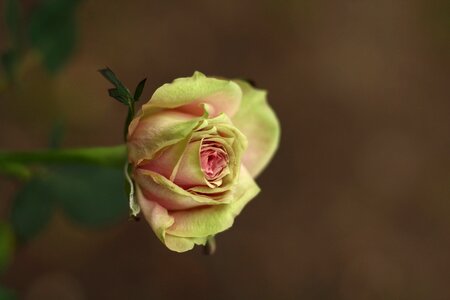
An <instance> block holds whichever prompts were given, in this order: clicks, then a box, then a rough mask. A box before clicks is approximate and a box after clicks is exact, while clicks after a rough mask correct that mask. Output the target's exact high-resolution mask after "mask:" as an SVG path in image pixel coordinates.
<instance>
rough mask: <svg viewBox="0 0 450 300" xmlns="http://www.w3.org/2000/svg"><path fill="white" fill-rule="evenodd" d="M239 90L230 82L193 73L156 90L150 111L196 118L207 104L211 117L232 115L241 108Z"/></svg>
mask: <svg viewBox="0 0 450 300" xmlns="http://www.w3.org/2000/svg"><path fill="white" fill-rule="evenodd" d="M241 97H242V91H241V89H240V88H239V86H238V85H237V84H236V83H234V82H233V81H228V80H222V79H217V78H211V77H206V76H205V75H204V74H202V73H200V72H195V73H194V75H193V76H192V77H184V78H178V79H175V80H174V81H173V82H172V83H166V84H164V85H163V86H161V87H160V88H158V89H157V90H156V91H155V93H154V94H153V96H152V97H151V99H150V101H149V103H148V104H146V105H148V106H149V107H150V108H152V109H154V108H163V109H175V108H176V109H177V110H179V111H183V112H186V113H189V114H193V115H196V116H199V115H202V114H203V112H204V108H203V107H202V106H201V104H203V103H205V104H207V107H208V110H209V112H210V113H211V115H212V116H216V115H218V114H220V113H226V114H227V115H229V116H233V115H234V114H235V113H236V112H237V110H238V108H239V105H240V102H241Z"/></svg>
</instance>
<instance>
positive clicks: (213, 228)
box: [167, 167, 260, 238]
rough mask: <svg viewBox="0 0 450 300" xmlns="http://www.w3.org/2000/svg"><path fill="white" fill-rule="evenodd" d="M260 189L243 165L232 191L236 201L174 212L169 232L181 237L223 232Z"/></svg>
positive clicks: (204, 235) (205, 235)
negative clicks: (173, 221)
mask: <svg viewBox="0 0 450 300" xmlns="http://www.w3.org/2000/svg"><path fill="white" fill-rule="evenodd" d="M259 191H260V190H259V187H258V186H257V185H256V183H255V181H254V180H253V179H252V177H251V176H250V174H249V173H248V172H247V170H245V168H244V167H243V168H242V170H241V172H240V178H239V182H238V183H237V184H236V185H235V186H234V187H233V189H232V190H231V191H230V192H232V193H233V196H232V197H233V198H234V199H235V201H233V202H232V203H230V204H226V205H218V206H206V207H199V208H194V209H191V210H188V211H175V212H172V213H171V216H172V217H173V218H174V219H175V223H174V224H173V225H172V226H171V227H170V228H168V229H167V233H168V234H170V235H173V236H179V237H189V238H192V237H200V238H201V237H207V236H210V235H214V234H216V233H218V232H222V231H224V230H226V229H228V228H230V227H231V226H232V225H233V222H234V218H235V217H236V216H237V215H239V213H240V212H241V210H242V209H243V208H244V206H245V205H246V204H247V203H248V202H249V201H250V200H251V199H252V198H254V197H255V196H256V195H257V194H258V193H259Z"/></svg>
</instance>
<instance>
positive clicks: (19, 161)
mask: <svg viewBox="0 0 450 300" xmlns="http://www.w3.org/2000/svg"><path fill="white" fill-rule="evenodd" d="M126 153H127V150H126V147H125V145H120V146H113V147H96V148H75V149H57V150H53V149H49V150H36V151H0V171H1V170H8V169H9V166H11V165H36V164H39V165H49V164H79V163H82V164H91V165H99V166H108V167H123V165H124V163H125V161H126Z"/></svg>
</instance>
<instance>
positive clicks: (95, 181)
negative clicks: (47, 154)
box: [51, 165, 128, 227]
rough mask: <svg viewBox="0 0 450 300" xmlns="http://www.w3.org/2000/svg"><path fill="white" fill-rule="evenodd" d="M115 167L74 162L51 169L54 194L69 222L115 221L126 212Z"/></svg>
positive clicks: (98, 223) (102, 223) (97, 223)
mask: <svg viewBox="0 0 450 300" xmlns="http://www.w3.org/2000/svg"><path fill="white" fill-rule="evenodd" d="M124 180H125V179H124V175H123V173H122V172H121V170H119V169H114V168H105V167H97V166H87V165H77V166H75V165H74V166H65V167H59V168H53V169H52V175H51V182H52V187H53V191H54V195H55V197H56V200H57V201H58V203H59V205H60V206H61V207H62V209H63V210H64V212H65V214H66V215H67V216H68V217H69V218H70V219H71V220H73V221H75V222H77V223H79V224H81V225H85V226H92V227H99V226H100V227H101V226H107V225H112V224H114V223H117V222H118V221H120V220H121V219H123V218H125V217H126V216H127V213H128V203H127V198H126V195H125V192H124V189H123V182H124Z"/></svg>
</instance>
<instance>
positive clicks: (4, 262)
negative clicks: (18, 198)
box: [0, 223, 14, 299]
mask: <svg viewBox="0 0 450 300" xmlns="http://www.w3.org/2000/svg"><path fill="white" fill-rule="evenodd" d="M13 252H14V235H13V232H12V229H11V227H10V226H9V225H8V224H7V223H0V274H1V273H2V272H3V271H4V270H5V268H6V267H7V266H8V264H9V262H10V261H11V258H12V255H13ZM0 299H1V297H0Z"/></svg>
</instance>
